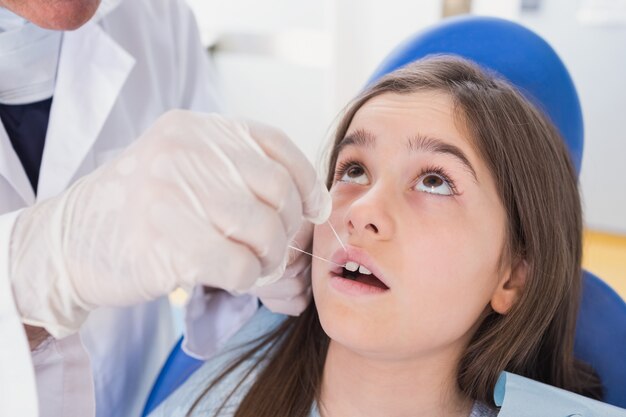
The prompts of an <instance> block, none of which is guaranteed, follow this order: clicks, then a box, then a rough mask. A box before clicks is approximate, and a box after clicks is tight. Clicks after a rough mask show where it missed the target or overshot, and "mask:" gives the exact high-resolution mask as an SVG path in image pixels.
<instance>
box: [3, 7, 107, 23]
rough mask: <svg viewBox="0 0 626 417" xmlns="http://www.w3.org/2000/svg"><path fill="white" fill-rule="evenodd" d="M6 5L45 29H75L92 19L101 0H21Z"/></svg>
mask: <svg viewBox="0 0 626 417" xmlns="http://www.w3.org/2000/svg"><path fill="white" fill-rule="evenodd" d="M5 3H7V4H6V7H7V8H9V9H11V10H12V11H14V12H15V13H17V14H19V15H20V16H22V17H24V18H25V19H27V20H29V21H30V22H32V23H34V24H35V25H37V26H39V27H42V28H44V29H52V30H74V29H78V28H79V27H81V26H82V25H84V24H85V23H87V22H88V21H89V19H91V18H92V17H93V16H94V14H95V13H96V11H97V10H98V6H99V5H100V0H30V1H24V0H19V2H18V1H16V2H15V6H14V7H13V3H12V2H11V3H10V2H8V1H7V2H5Z"/></svg>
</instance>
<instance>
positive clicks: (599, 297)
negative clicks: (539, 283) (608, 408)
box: [574, 271, 626, 408]
mask: <svg viewBox="0 0 626 417" xmlns="http://www.w3.org/2000/svg"><path fill="white" fill-rule="evenodd" d="M583 277H584V280H583V299H582V302H581V305H580V312H579V313H578V324H577V328H576V341H575V345H574V352H575V353H576V357H577V358H579V359H581V360H583V361H585V362H587V363H588V364H590V365H591V366H593V368H594V369H595V370H596V372H597V373H598V374H599V375H600V379H601V380H602V384H603V385H604V388H605V398H604V401H605V402H607V403H609V404H613V405H617V406H619V407H622V408H626V303H624V300H622V299H621V298H620V296H619V295H618V294H617V293H616V292H615V291H613V289H611V287H609V286H608V285H606V283H604V281H602V280H601V279H599V278H598V277H596V276H595V275H593V274H592V273H590V272H587V271H585V272H584V276H583Z"/></svg>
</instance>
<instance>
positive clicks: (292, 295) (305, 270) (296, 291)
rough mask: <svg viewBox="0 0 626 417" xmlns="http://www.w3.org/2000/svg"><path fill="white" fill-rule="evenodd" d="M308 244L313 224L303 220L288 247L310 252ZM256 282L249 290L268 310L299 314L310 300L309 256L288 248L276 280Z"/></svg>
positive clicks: (311, 240) (310, 240)
mask: <svg viewBox="0 0 626 417" xmlns="http://www.w3.org/2000/svg"><path fill="white" fill-rule="evenodd" d="M312 243H313V224H312V223H308V222H307V223H305V224H303V225H302V228H301V229H300V230H299V231H298V233H297V234H296V236H295V237H294V239H293V241H292V242H291V246H294V247H296V248H300V249H302V250H305V251H307V252H309V253H310V252H311V249H312V246H313V245H312ZM260 281H261V282H259V281H257V285H255V286H254V287H253V288H252V289H251V290H250V291H249V292H250V293H251V294H254V295H256V296H257V297H259V298H260V299H261V301H262V302H263V304H264V305H265V306H266V307H267V308H268V309H270V310H271V311H273V312H275V313H281V314H288V315H290V316H297V315H300V313H302V312H303V311H304V310H305V309H306V308H307V306H308V305H309V303H310V302H311V257H310V256H309V255H307V254H304V253H302V252H299V251H296V250H293V249H290V250H289V252H288V257H287V260H286V269H285V271H284V272H283V273H282V274H281V276H280V279H279V280H277V281H275V282H272V283H269V284H266V283H264V282H263V280H260Z"/></svg>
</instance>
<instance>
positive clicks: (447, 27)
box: [144, 17, 626, 415]
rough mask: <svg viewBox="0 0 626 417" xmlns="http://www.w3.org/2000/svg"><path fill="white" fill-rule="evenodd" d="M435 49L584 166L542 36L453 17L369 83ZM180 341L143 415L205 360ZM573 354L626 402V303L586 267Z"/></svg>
mask: <svg viewBox="0 0 626 417" xmlns="http://www.w3.org/2000/svg"><path fill="white" fill-rule="evenodd" d="M434 53H439V54H441V53H446V54H456V55H460V56H462V57H465V58H468V59H471V60H473V61H474V62H476V63H478V64H480V65H482V66H483V67H486V68H489V69H491V70H494V71H497V72H498V73H500V75H502V76H504V77H506V78H507V79H508V80H509V81H510V82H512V83H513V84H515V85H516V86H517V87H518V88H519V89H521V91H522V92H523V93H524V94H525V95H526V96H527V97H528V98H529V99H530V100H531V101H533V102H534V103H535V104H536V105H537V106H539V107H540V108H542V109H543V110H544V111H545V112H546V113H547V114H548V115H549V117H550V118H551V119H552V121H553V122H554V124H555V125H556V126H557V128H558V129H559V131H560V132H561V135H562V136H563V137H564V138H565V140H566V142H567V145H568V147H569V149H570V152H571V155H572V159H573V161H574V164H575V166H576V170H577V172H579V171H580V163H581V159H582V151H583V121H582V112H581V109H580V103H579V100H578V95H577V94H576V89H575V87H574V84H573V82H572V80H571V78H570V76H569V73H568V72H567V69H566V68H565V66H564V65H563V63H562V62H561V60H560V59H559V57H558V56H557V55H556V53H555V52H554V50H553V49H552V48H551V47H550V46H549V45H548V44H547V43H546V42H545V41H544V40H543V39H542V38H540V37H539V36H538V35H536V34H534V33H533V32H531V31H529V30H528V29H526V28H524V27H522V26H520V25H518V24H515V23H512V22H509V21H506V20H502V19H496V18H485V17H462V18H455V19H448V20H445V21H443V22H442V23H440V24H438V25H436V26H434V27H432V28H431V29H428V30H426V31H424V32H421V33H419V34H417V35H416V36H414V37H412V38H410V39H409V40H407V41H406V42H404V43H403V44H401V45H400V46H399V47H398V48H396V49H395V50H394V51H393V52H392V53H391V54H390V55H389V56H388V57H387V58H386V59H385V60H384V61H383V63H382V64H381V65H380V67H379V68H378V69H377V70H376V71H375V73H374V75H373V77H372V78H371V79H370V81H369V82H370V83H371V82H373V81H374V80H376V79H377V78H379V77H381V76H382V75H384V74H386V73H388V72H390V71H393V70H394V69H397V68H399V67H401V66H403V65H405V64H407V63H409V62H411V61H414V60H416V59H419V58H422V57H424V56H426V55H429V54H434ZM180 344H181V341H179V342H178V343H177V344H176V347H175V348H174V350H173V351H172V353H171V354H170V357H169V358H168V360H167V362H166V364H165V366H164V367H163V369H162V370H161V373H160V375H159V377H158V379H157V381H156V383H155V385H154V387H153V389H152V392H151V394H150V396H149V398H148V401H147V404H146V407H145V410H144V415H147V414H148V413H149V412H150V411H151V410H152V409H154V408H155V407H156V406H157V405H158V404H160V403H161V401H163V400H164V399H165V398H166V397H167V396H168V395H169V394H170V393H172V392H173V391H174V390H175V389H176V388H177V387H178V386H179V385H180V384H182V383H183V382H184V381H185V380H186V379H187V378H188V377H189V375H191V374H192V373H193V372H194V371H195V370H196V369H197V368H198V367H200V365H201V364H202V362H201V361H198V360H195V359H193V358H190V357H189V356H187V355H186V354H185V353H184V352H183V351H182V349H181V347H180ZM576 355H577V357H579V358H580V359H582V360H584V361H585V362H587V363H589V364H591V365H592V366H594V368H595V369H596V371H597V372H598V373H599V375H600V377H601V379H602V381H603V384H604V386H605V388H606V395H607V396H606V398H605V401H606V402H608V403H611V404H614V405H617V406H621V407H626V304H625V303H624V301H623V300H622V299H621V298H620V297H619V296H618V295H617V294H616V293H615V292H614V291H613V290H612V289H611V288H609V287H608V286H607V285H606V284H604V283H603V282H602V281H601V280H600V279H598V278H597V277H595V276H594V275H592V274H590V273H588V272H585V276H584V290H583V299H582V305H581V310H580V316H579V319H578V328H577V332H576Z"/></svg>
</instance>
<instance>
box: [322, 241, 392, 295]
mask: <svg viewBox="0 0 626 417" xmlns="http://www.w3.org/2000/svg"><path fill="white" fill-rule="evenodd" d="M330 259H331V261H333V262H334V263H336V264H338V265H345V264H346V262H349V261H352V262H356V263H358V264H359V265H363V266H364V267H366V268H367V269H369V270H370V272H371V273H372V274H374V275H376V278H378V279H379V280H380V281H381V282H382V283H383V284H385V285H386V286H387V287H389V284H388V282H387V279H386V278H385V276H384V274H383V273H382V271H381V270H380V269H379V268H378V266H377V265H376V264H375V263H374V261H373V260H372V258H370V256H369V255H368V254H367V252H365V251H364V250H363V249H360V248H357V247H354V246H349V245H348V246H346V249H343V248H340V249H339V250H337V251H336V252H335V253H334V254H333V256H332V257H331V258H330ZM342 270H343V266H336V267H334V268H333V269H331V272H333V273H335V274H337V275H339V276H341V274H342V272H343V271H342Z"/></svg>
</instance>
